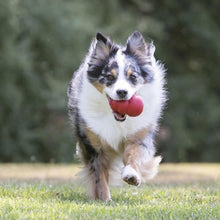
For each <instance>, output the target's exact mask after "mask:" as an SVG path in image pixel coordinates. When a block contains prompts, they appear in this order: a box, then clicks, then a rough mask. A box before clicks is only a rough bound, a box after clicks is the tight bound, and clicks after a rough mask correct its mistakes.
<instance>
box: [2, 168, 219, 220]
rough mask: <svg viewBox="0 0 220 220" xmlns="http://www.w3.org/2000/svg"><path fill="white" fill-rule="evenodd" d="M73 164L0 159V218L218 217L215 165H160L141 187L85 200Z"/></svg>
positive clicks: (121, 187)
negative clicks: (2, 161) (108, 198)
mask: <svg viewBox="0 0 220 220" xmlns="http://www.w3.org/2000/svg"><path fill="white" fill-rule="evenodd" d="M79 170H80V166H79V165H42V164H34V165H33V164H32V165H29V164H20V165H18V164H0V219H22V220H23V219H204V220H205V219H211V220H213V219H220V164H162V165H161V166H160V172H159V174H158V176H157V177H156V178H155V179H154V180H153V181H151V182H149V183H148V184H145V185H142V186H141V187H138V188H137V187H134V186H127V185H123V186H117V187H111V193H112V200H113V201H112V202H109V203H103V202H99V201H88V200H87V199H86V193H85V191H86V189H85V188H86V186H81V184H80V183H79V181H78V180H77V176H75V174H76V173H77V172H78V171H79Z"/></svg>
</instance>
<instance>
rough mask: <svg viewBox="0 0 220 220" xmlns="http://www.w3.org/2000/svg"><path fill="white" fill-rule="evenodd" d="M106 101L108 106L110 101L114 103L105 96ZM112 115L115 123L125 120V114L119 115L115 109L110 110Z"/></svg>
mask: <svg viewBox="0 0 220 220" xmlns="http://www.w3.org/2000/svg"><path fill="white" fill-rule="evenodd" d="M107 99H108V101H109V104H110V102H111V101H114V100H113V99H111V98H110V97H109V96H108V95H107ZM110 106H111V104H110ZM112 113H113V115H114V117H115V120H116V121H120V122H123V121H125V119H126V116H127V115H126V114H122V113H119V112H118V111H117V110H115V109H112Z"/></svg>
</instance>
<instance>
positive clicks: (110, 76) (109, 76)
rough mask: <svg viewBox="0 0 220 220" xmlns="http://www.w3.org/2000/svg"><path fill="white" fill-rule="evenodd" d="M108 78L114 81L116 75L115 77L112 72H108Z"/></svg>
mask: <svg viewBox="0 0 220 220" xmlns="http://www.w3.org/2000/svg"><path fill="white" fill-rule="evenodd" d="M106 79H107V80H108V81H114V80H115V77H114V76H113V75H112V74H108V75H107V76H106Z"/></svg>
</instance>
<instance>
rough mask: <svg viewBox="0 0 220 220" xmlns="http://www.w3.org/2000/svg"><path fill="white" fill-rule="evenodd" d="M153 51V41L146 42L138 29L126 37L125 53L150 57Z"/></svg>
mask: <svg viewBox="0 0 220 220" xmlns="http://www.w3.org/2000/svg"><path fill="white" fill-rule="evenodd" d="M154 51H155V47H154V44H153V42H151V43H148V44H147V43H146V42H145V40H144V38H143V36H142V34H141V33H140V32H139V31H135V32H134V33H133V34H132V35H131V36H130V37H129V38H128V41H127V46H126V50H125V53H127V54H130V55H140V56H147V57H152V56H153V55H154Z"/></svg>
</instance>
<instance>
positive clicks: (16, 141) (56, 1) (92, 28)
mask: <svg viewBox="0 0 220 220" xmlns="http://www.w3.org/2000/svg"><path fill="white" fill-rule="evenodd" d="M218 4H219V3H218V1H217V0H213V1H212V2H207V1H205V0H202V1H193V2H192V1H180V2H176V1H174V0H165V1H163V2H161V1H151V2H150V1H149V2H146V1H144V0H139V1H134V0H128V1H124V0H120V1H117V0H108V1H101V0H94V1H80V0H74V1H71V0H65V1H61V0H53V1H50V0H37V1H36V0H7V1H5V0H0V26H1V29H0V76H1V78H0V103H1V107H0V137H1V138H0V152H1V153H0V161H30V159H32V160H37V161H44V162H48V161H51V160H52V161H66V162H69V161H72V160H73V159H72V154H73V152H74V144H73V143H74V140H73V138H72V136H71V127H70V126H69V124H68V117H67V108H66V102H67V100H66V89H67V85H68V81H69V80H70V78H71V76H72V73H73V71H74V70H75V69H76V68H77V67H78V66H79V64H80V62H81V60H82V58H83V57H84V55H85V53H86V51H87V49H88V46H89V44H90V41H91V39H92V38H93V37H94V36H95V33H96V32H97V31H102V32H103V33H104V34H106V35H109V36H111V37H112V39H114V40H116V41H117V42H125V41H126V38H127V37H128V35H130V34H131V33H132V32H133V31H134V30H136V29H138V30H140V31H141V32H142V33H143V35H144V36H145V37H146V38H147V37H150V38H152V39H154V42H155V44H156V48H157V51H156V57H158V58H159V59H161V60H162V62H164V63H165V64H166V68H167V69H168V75H167V78H168V85H167V87H168V92H169V93H168V94H169V101H168V105H167V106H168V107H167V109H166V111H165V116H164V119H163V121H162V131H164V132H163V133H164V134H165V135H162V133H161V134H160V135H159V139H161V140H160V141H159V143H160V151H162V154H163V156H164V158H165V160H166V161H168V160H169V161H187V160H190V161H220V157H219V155H220V148H219V145H220V138H219V133H220V100H219V94H220V87H219V85H220V77H219V70H220V64H219V60H220V41H219V40H218V39H219V36H220V28H219V26H220V21H219V19H218V16H219V12H218V7H217V6H218Z"/></svg>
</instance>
